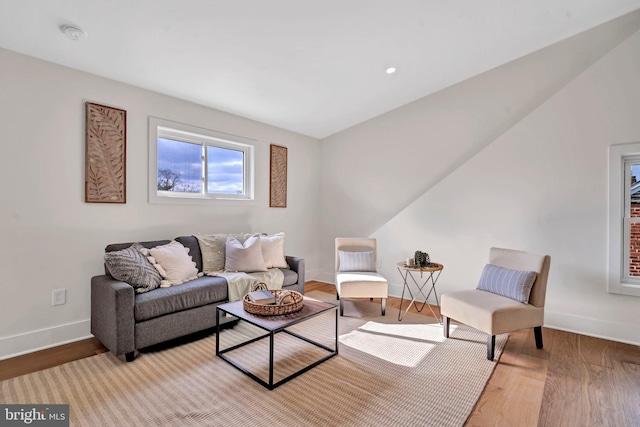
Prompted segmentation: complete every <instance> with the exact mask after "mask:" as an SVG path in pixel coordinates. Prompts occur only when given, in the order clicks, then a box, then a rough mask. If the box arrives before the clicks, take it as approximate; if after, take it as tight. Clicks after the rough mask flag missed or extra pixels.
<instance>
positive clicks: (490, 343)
mask: <svg viewBox="0 0 640 427" xmlns="http://www.w3.org/2000/svg"><path fill="white" fill-rule="evenodd" d="M495 348H496V336H495V335H491V336H490V337H489V339H487V359H489V360H493V354H494V350H495Z"/></svg>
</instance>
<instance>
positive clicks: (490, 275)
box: [477, 264, 538, 304]
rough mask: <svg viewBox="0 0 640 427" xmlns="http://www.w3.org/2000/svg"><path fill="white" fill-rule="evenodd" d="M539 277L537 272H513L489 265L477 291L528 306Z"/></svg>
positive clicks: (481, 277) (485, 268)
mask: <svg viewBox="0 0 640 427" xmlns="http://www.w3.org/2000/svg"><path fill="white" fill-rule="evenodd" d="M537 275H538V273H536V272H535V271H520V270H511V269H509V268H502V267H498V266H497V265H492V264H487V265H485V267H484V270H482V275H481V276H480V281H479V282H478V288H477V289H479V290H481V291H487V292H491V293H494V294H498V295H502V296H503V297H507V298H511V299H512V300H516V301H518V302H521V303H524V304H527V303H528V302H529V294H530V293H531V287H532V286H533V282H534V281H535V280H536V276H537Z"/></svg>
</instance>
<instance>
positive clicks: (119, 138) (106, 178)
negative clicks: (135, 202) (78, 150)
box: [84, 102, 127, 203]
mask: <svg viewBox="0 0 640 427" xmlns="http://www.w3.org/2000/svg"><path fill="white" fill-rule="evenodd" d="M126 127H127V112H126V111H125V110H120V109H117V108H112V107H106V106H104V105H99V104H92V103H90V102H87V103H86V150H87V151H86V153H87V154H86V155H87V158H86V169H85V196H84V200H85V202H89V203H126V201H127V189H126V170H127V167H126V146H127V129H126Z"/></svg>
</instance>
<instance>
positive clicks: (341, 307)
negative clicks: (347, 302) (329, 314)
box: [340, 300, 344, 316]
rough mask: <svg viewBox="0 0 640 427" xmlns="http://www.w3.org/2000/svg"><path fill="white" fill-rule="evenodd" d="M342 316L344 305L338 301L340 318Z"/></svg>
mask: <svg viewBox="0 0 640 427" xmlns="http://www.w3.org/2000/svg"><path fill="white" fill-rule="evenodd" d="M343 314H344V303H343V301H342V300H340V316H342V315H343Z"/></svg>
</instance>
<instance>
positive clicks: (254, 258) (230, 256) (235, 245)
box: [224, 234, 267, 273]
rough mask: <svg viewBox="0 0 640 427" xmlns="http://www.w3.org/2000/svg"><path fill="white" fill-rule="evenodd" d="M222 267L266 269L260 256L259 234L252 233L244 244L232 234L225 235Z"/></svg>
mask: <svg viewBox="0 0 640 427" xmlns="http://www.w3.org/2000/svg"><path fill="white" fill-rule="evenodd" d="M224 269H225V270H226V271H242V272H245V273H251V272H254V271H267V267H266V266H265V264H264V258H263V257H262V247H261V245H260V235H259V234H254V235H253V236H251V237H249V238H248V239H247V240H246V241H245V242H244V244H242V243H240V242H239V241H238V239H236V238H235V237H233V236H228V237H227V245H226V256H225V263H224Z"/></svg>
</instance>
